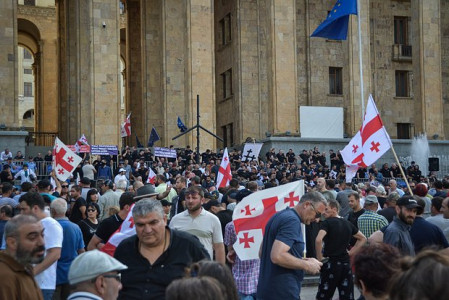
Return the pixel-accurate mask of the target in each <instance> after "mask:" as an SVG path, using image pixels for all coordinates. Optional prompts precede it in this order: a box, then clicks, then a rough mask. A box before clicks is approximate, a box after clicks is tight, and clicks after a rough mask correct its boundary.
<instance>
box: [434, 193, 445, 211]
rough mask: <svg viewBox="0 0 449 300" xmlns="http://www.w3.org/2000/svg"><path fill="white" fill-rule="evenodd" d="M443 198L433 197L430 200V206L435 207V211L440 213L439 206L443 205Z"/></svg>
mask: <svg viewBox="0 0 449 300" xmlns="http://www.w3.org/2000/svg"><path fill="white" fill-rule="evenodd" d="M443 200H444V198H443V197H439V196H436V197H433V198H432V206H433V207H435V209H436V210H438V211H440V210H441V206H442V205H443Z"/></svg>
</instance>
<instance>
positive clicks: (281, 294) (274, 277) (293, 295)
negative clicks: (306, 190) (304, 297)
mask: <svg viewBox="0 0 449 300" xmlns="http://www.w3.org/2000/svg"><path fill="white" fill-rule="evenodd" d="M275 240H278V241H281V242H283V243H284V244H286V245H288V246H289V247H290V250H289V253H290V254H291V255H293V256H295V257H297V258H301V257H302V254H303V252H304V237H303V236H302V231H301V218H300V217H299V215H298V213H297V212H296V210H294V209H290V208H287V209H285V210H283V211H280V212H278V213H276V214H275V215H274V216H272V217H271V219H270V220H269V221H268V223H267V225H266V227H265V234H264V237H263V244H262V254H261V258H260V275H259V284H258V286H257V299H299V294H300V292H301V282H302V280H303V278H304V272H303V271H302V270H294V269H287V268H284V267H281V266H279V265H276V264H273V262H272V261H271V249H272V247H273V243H274V241H275Z"/></svg>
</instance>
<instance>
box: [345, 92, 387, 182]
mask: <svg viewBox="0 0 449 300" xmlns="http://www.w3.org/2000/svg"><path fill="white" fill-rule="evenodd" d="M391 145H392V143H391V140H390V136H389V135H388V133H387V130H386V129H385V127H384V125H383V123H382V119H381V118H380V115H379V112H378V111H377V107H376V104H375V103H374V99H373V97H372V96H371V95H370V96H369V98H368V104H367V107H366V113H365V117H364V119H363V124H362V127H361V128H360V130H359V131H358V132H357V133H356V135H355V136H354V137H353V138H352V139H351V141H350V142H349V144H348V145H347V146H346V147H345V148H344V149H343V150H342V151H341V155H342V157H343V160H344V162H345V164H346V166H347V167H346V181H347V182H350V181H351V180H352V178H353V177H354V176H355V173H356V172H357V169H358V167H362V168H364V167H367V166H369V165H371V164H373V163H374V162H376V160H378V159H379V158H380V157H381V156H382V155H384V154H385V152H387V151H388V150H389V149H390V148H391Z"/></svg>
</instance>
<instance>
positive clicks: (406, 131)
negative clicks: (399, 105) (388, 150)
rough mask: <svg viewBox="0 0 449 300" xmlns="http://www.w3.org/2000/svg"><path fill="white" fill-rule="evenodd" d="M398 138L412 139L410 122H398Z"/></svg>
mask: <svg viewBox="0 0 449 300" xmlns="http://www.w3.org/2000/svg"><path fill="white" fill-rule="evenodd" d="M397 137H398V139H410V123H397Z"/></svg>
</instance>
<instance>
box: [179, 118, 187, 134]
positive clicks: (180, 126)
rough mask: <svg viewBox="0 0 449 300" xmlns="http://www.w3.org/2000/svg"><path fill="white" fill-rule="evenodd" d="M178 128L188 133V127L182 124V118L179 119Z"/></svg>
mask: <svg viewBox="0 0 449 300" xmlns="http://www.w3.org/2000/svg"><path fill="white" fill-rule="evenodd" d="M178 128H179V130H181V132H186V131H187V127H186V125H184V123H182V121H181V118H180V117H178Z"/></svg>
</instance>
